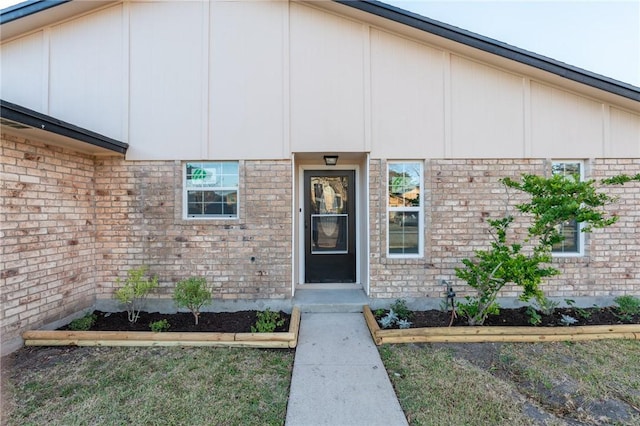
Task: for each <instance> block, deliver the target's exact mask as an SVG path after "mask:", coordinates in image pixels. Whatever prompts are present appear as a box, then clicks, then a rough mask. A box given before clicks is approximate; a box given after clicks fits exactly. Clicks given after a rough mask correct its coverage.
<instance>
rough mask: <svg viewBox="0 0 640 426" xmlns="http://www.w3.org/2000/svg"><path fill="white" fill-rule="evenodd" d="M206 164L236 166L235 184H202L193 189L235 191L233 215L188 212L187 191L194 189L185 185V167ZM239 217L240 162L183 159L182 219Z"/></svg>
mask: <svg viewBox="0 0 640 426" xmlns="http://www.w3.org/2000/svg"><path fill="white" fill-rule="evenodd" d="M207 164H216V165H220V167H222V168H224V165H225V164H233V165H235V167H236V171H237V175H236V182H237V183H236V186H215V185H211V186H203V187H201V188H198V189H195V190H201V191H235V193H236V202H235V204H236V207H235V215H229V214H224V215H223V214H209V215H197V216H193V215H190V214H189V191H194V188H189V187H188V186H187V176H188V173H187V169H188V166H189V165H199V166H204V165H207ZM239 218H240V162H239V161H232V160H219V161H218V160H195V161H185V162H184V163H183V164H182V219H183V220H188V221H192V220H195V221H202V220H227V221H228V220H238V219H239Z"/></svg>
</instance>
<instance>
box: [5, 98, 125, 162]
mask: <svg viewBox="0 0 640 426" xmlns="http://www.w3.org/2000/svg"><path fill="white" fill-rule="evenodd" d="M0 117H2V118H5V119H7V120H11V121H15V122H17V123H20V124H23V125H25V126H29V127H33V128H35V129H39V130H44V131H46V132H51V133H55V134H57V135H61V136H65V137H68V138H72V139H75V140H77V141H80V142H85V143H87V144H89V145H93V146H97V147H100V148H104V149H108V150H110V151H113V152H117V153H119V154H126V152H127V149H128V148H129V144H127V143H125V142H120V141H118V140H115V139H112V138H110V137H108V136H104V135H101V134H99V133H96V132H92V131H91V130H87V129H84V128H82V127H78V126H75V125H73V124H70V123H67V122H65V121H62V120H58V119H56V118H53V117H51V116H49V115H45V114H41V113H39V112H36V111H33V110H31V109H28V108H25V107H22V106H20V105H16V104H14V103H11V102H7V101H4V100H2V99H0Z"/></svg>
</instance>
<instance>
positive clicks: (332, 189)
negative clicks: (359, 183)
mask: <svg viewBox="0 0 640 426" xmlns="http://www.w3.org/2000/svg"><path fill="white" fill-rule="evenodd" d="M355 201H356V197H355V171H354V170H316V171H312V170H306V171H305V172H304V206H305V219H304V227H305V237H304V241H305V283H355V282H356V242H355V241H356V233H355V223H356V216H355V213H356V206H355V204H356V203H355Z"/></svg>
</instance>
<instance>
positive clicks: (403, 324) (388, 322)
mask: <svg viewBox="0 0 640 426" xmlns="http://www.w3.org/2000/svg"><path fill="white" fill-rule="evenodd" d="M392 306H393V305H392ZM405 308H406V306H405ZM409 312H410V314H411V315H413V312H411V311H409ZM404 315H407V313H406V312H404ZM378 323H379V324H380V327H382V328H391V327H393V326H394V325H398V328H410V327H411V321H409V320H407V319H406V318H401V317H400V315H398V314H397V313H396V312H395V310H394V309H393V308H390V309H389V312H388V313H387V314H386V315H385V316H383V317H382V318H380V319H379V320H378Z"/></svg>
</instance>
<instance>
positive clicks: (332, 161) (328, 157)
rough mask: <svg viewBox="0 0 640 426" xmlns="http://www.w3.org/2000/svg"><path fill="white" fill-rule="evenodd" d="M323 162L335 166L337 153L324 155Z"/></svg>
mask: <svg viewBox="0 0 640 426" xmlns="http://www.w3.org/2000/svg"><path fill="white" fill-rule="evenodd" d="M324 164H326V165H327V166H335V165H336V164H338V156H337V155H325V156H324Z"/></svg>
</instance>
